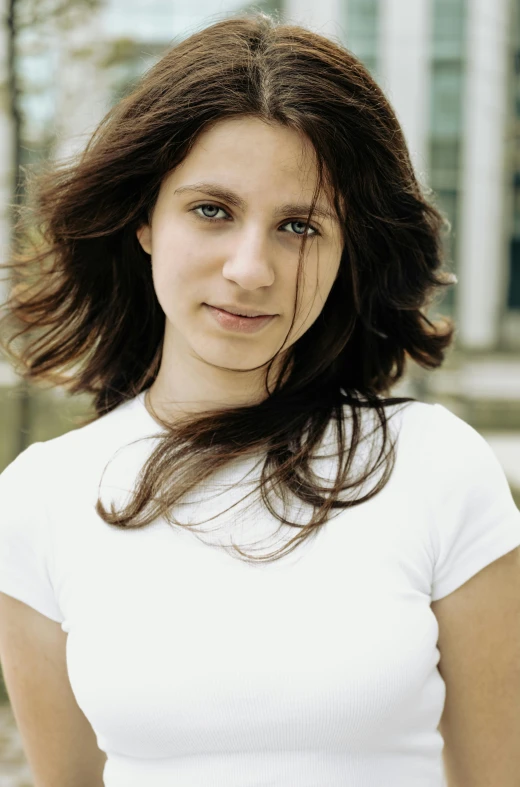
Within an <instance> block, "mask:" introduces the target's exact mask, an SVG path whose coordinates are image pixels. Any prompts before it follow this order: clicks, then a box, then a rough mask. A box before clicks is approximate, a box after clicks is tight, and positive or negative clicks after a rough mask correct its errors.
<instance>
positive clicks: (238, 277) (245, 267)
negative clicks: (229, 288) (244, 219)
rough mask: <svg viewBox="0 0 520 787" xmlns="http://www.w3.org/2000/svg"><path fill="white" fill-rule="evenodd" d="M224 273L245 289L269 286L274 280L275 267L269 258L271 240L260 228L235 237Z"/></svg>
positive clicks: (225, 276)
mask: <svg viewBox="0 0 520 787" xmlns="http://www.w3.org/2000/svg"><path fill="white" fill-rule="evenodd" d="M234 240H235V244H234V246H233V248H232V250H231V251H230V253H229V255H228V257H227V259H226V262H225V263H224V267H223V268H222V275H223V276H224V278H226V279H229V280H230V281H234V282H235V283H236V284H238V285H239V286H240V287H242V289H244V290H256V289H258V288H259V287H269V286H270V285H271V284H272V283H273V282H274V268H273V266H272V264H271V261H270V258H269V254H270V251H269V241H268V239H267V238H266V237H265V234H264V233H262V232H261V231H260V230H258V229H256V230H255V229H254V228H253V229H250V230H249V231H247V230H244V231H243V232H242V233H237V234H236V235H235V237H234Z"/></svg>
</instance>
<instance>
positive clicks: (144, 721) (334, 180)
mask: <svg viewBox="0 0 520 787" xmlns="http://www.w3.org/2000/svg"><path fill="white" fill-rule="evenodd" d="M33 194H34V199H33V203H34V204H33V211H36V215H37V217H38V219H39V222H40V227H41V230H42V234H41V244H40V246H37V247H36V248H35V249H34V250H33V251H32V252H30V251H27V250H25V251H24V252H23V253H22V251H20V253H19V255H18V257H17V259H16V260H15V261H14V263H13V265H14V267H15V269H16V272H17V276H18V284H17V285H16V286H15V287H14V288H13V291H12V293H11V297H10V300H9V304H8V306H9V310H10V315H11V318H10V321H6V323H5V325H4V335H5V336H8V338H9V341H6V342H5V345H6V348H7V349H9V350H10V352H11V355H12V357H13V359H14V360H15V362H17V363H18V364H19V366H20V364H21V366H20V368H23V369H25V374H26V376H27V377H28V378H30V379H32V380H46V381H51V382H52V383H53V384H55V385H62V386H65V387H67V388H68V390H70V391H71V392H72V393H80V392H83V393H89V394H91V395H92V397H93V402H94V406H95V411H96V416H95V418H93V419H92V420H91V421H89V422H88V423H85V424H84V425H83V426H82V427H81V428H77V429H75V430H73V431H71V432H69V433H68V434H65V435H63V436H61V437H58V438H56V439H54V440H48V441H46V442H40V443H36V444H34V445H32V446H30V447H29V448H28V449H27V450H26V451H24V452H23V453H22V454H21V455H19V456H18V457H17V459H16V460H15V461H14V462H12V463H11V464H10V465H9V466H8V467H7V468H6V470H5V471H4V472H3V474H2V476H1V477H0V500H1V501H2V523H1V528H0V533H1V540H0V543H1V552H0V555H1V564H0V565H1V572H0V590H1V591H2V593H0V597H1V599H2V606H1V608H0V620H1V621H2V622H1V624H0V643H1V657H2V663H3V666H4V673H5V677H6V684H7V687H8V690H9V693H10V697H11V702H12V705H13V709H14V712H15V715H16V718H17V722H18V726H19V728H20V732H21V735H22V737H23V740H24V744H25V748H26V751H27V755H28V759H29V761H30V763H31V765H32V768H33V771H34V773H35V780H36V782H37V783H40V784H47V783H52V784H53V785H55V786H56V787H61V786H62V785H63V786H64V785H67V787H68V785H71V784H74V785H79V784H89V785H93V784H105V785H106V786H107V787H136V786H137V785H139V787H142V785H147V787H166V785H168V787H171V785H173V784H176V785H182V786H183V787H202V785H204V786H206V785H212V787H220V786H221V785H222V787H224V785H225V787H246V786H247V785H268V784H273V785H274V784H276V785H297V786H298V787H310V785H313V786H316V785H320V786H321V785H327V787H335V786H336V785H338V786H339V785H342V786H343V785H346V784H348V785H349V787H370V786H372V785H373V786H374V787H381V785H383V784H384V785H385V787H419V785H424V787H426V785H428V787H434V786H435V787H441V784H443V776H444V775H446V776H447V777H448V778H449V779H452V778H453V779H457V780H458V779H460V781H457V785H459V784H477V782H478V778H480V779H481V781H480V782H478V783H481V784H483V783H486V784H487V783H496V784H501V785H502V787H509V785H510V786H511V787H512V785H513V783H515V784H516V782H514V781H513V780H514V779H516V778H517V775H516V774H517V772H518V769H517V765H518V753H517V747H516V741H515V734H516V736H518V734H520V722H519V718H518V709H519V708H520V685H519V681H518V661H516V662H515V660H514V658H513V655H514V653H515V652H516V653H517V654H518V655H520V654H519V653H518V651H519V650H520V647H519V646H520V639H519V631H520V627H519V626H517V627H516V629H515V628H514V627H513V625H512V624H513V623H515V622H516V623H518V622H519V617H520V615H519V600H520V571H519V570H518V569H519V566H518V555H519V550H518V547H519V545H520V513H519V512H518V510H517V509H516V507H515V505H514V503H513V500H512V497H511V493H510V491H509V488H508V485H507V481H506V479H505V477H504V474H503V472H502V470H501V468H500V466H499V464H498V462H497V460H496V459H495V457H494V455H493V454H492V452H491V449H490V448H488V446H487V444H486V443H485V441H484V440H483V438H481V437H480V436H479V435H478V433H477V432H476V431H475V430H473V429H472V428H471V427H470V426H469V425H467V424H466V423H465V422H464V421H462V420H461V419H460V418H458V417H456V416H455V415H452V414H451V413H450V412H449V411H448V410H446V409H445V408H444V407H442V406H440V405H438V404H435V405H430V404H425V403H421V402H418V401H415V400H414V399H411V398H391V397H388V396H386V394H388V392H389V390H390V388H391V387H392V385H393V384H394V383H396V382H397V381H398V380H399V379H400V378H401V377H402V375H403V373H404V371H405V360H406V358H407V357H409V358H412V359H413V360H414V361H416V362H417V363H419V364H420V365H422V366H424V367H427V368H433V367H437V366H439V365H440V364H441V363H442V361H443V359H444V355H445V352H446V350H447V348H448V347H449V345H450V343H451V341H452V338H453V332H454V327H453V325H452V324H451V323H450V322H449V321H444V322H439V323H434V322H432V321H431V320H429V319H428V317H427V316H426V314H425V311H426V309H427V307H428V306H429V305H430V304H431V303H432V301H433V300H434V296H435V294H436V293H438V292H440V291H441V289H442V288H443V287H444V286H446V282H447V279H449V275H448V274H447V272H446V271H445V270H443V259H442V251H441V250H442V238H441V234H442V228H443V219H442V216H441V214H440V213H439V212H438V210H437V209H436V208H435V206H434V205H433V204H431V203H430V202H429V201H428V199H427V197H426V195H425V194H424V193H423V192H422V191H421V188H420V186H419V185H418V183H417V181H416V179H415V176H414V173H413V169H412V166H411V163H410V159H409V156H408V152H407V150H406V145H405V141H404V139H403V135H402V132H401V129H400V127H399V125H398V122H397V120H396V118H395V115H394V113H393V111H392V109H391V107H390V106H389V104H388V102H387V101H386V99H385V98H384V96H383V95H382V93H381V91H380V89H379V88H378V87H377V85H376V84H375V83H374V82H373V80H372V79H371V77H370V75H369V74H368V72H367V71H366V70H365V68H364V67H363V66H362V65H361V63H360V62H359V61H358V60H357V59H356V58H354V57H353V56H352V54H351V53H350V52H348V51H347V50H345V49H344V48H342V47H341V46H339V45H338V44H336V43H333V42H331V41H329V40H328V39H326V38H323V37H321V36H319V35H316V34H314V33H312V32H309V31H307V30H305V29H302V28H300V27H295V26H289V25H284V24H275V23H274V22H273V21H272V20H271V19H270V18H269V17H267V16H263V15H254V16H250V17H247V16H246V17H238V18H235V19H230V20H227V21H223V22H219V23H217V24H214V25H213V26H211V27H209V28H207V29H205V30H203V31H201V32H198V33H196V34H195V35H193V36H191V37H190V38H188V39H187V40H185V41H183V42H181V43H179V44H178V45H177V46H175V47H173V48H172V49H171V50H170V51H169V52H167V53H166V55H165V56H164V57H163V58H162V59H161V60H160V62H159V63H157V65H155V67H153V68H152V69H151V71H150V72H149V73H148V74H147V75H146V76H145V77H144V78H143V80H142V81H141V83H140V84H139V85H138V86H137V87H136V89H135V90H134V91H133V92H132V93H131V94H130V95H129V96H128V97H126V98H125V99H124V100H122V101H121V102H120V103H119V104H118V105H117V106H116V107H115V108H114V109H113V110H112V111H111V112H110V113H109V114H108V115H107V117H106V118H105V120H104V121H103V123H102V124H101V126H100V127H99V129H98V130H97V132H96V133H95V134H94V136H93V138H92V140H91V141H90V143H89V145H88V147H87V149H86V151H85V152H84V153H83V155H82V156H81V157H80V159H79V160H77V161H75V162H69V163H68V165H67V166H61V167H55V168H54V170H52V169H51V170H50V171H49V172H47V173H43V174H41V175H40V178H39V180H38V181H37V182H36V185H34V189H33ZM36 262H39V263H40V266H39V269H37V272H36V273H35V263H36ZM25 334H27V337H26V340H25V343H24V346H23V347H22V348H19V349H18V350H17V351H15V350H13V345H14V342H15V339H16V338H18V336H19V335H25ZM213 520H216V522H215V523H213V526H212V527H210V528H209V529H205V528H203V525H204V523H208V522H212V521H213ZM276 534H277V535H278V536H280V539H279V541H280V543H279V544H278V546H279V547H280V548H279V549H276V550H274V551H272V546H273V536H274V535H276ZM259 542H261V543H262V544H263V546H262V547H261V548H258V546H256V548H255V546H254V545H255V544H256V545H258V543H259ZM269 548H271V551H269ZM483 569H485V570H483ZM516 591H518V593H517V592H516ZM441 600H442V601H441ZM436 605H438V606H436ZM475 631H478V632H481V636H480V637H478V636H476V634H475ZM495 646H496V647H497V648H498V647H500V651H497V652H494V647H495ZM515 648H516V649H517V650H516V651H515ZM439 658H440V664H439V667H438V666H437V664H438V663H439ZM491 662H493V663H492V664H491ZM491 666H494V667H495V669H490V667H491ZM477 680H478V681H480V683H479V682H477ZM506 681H507V685H508V693H507V692H501V693H500V694H498V691H499V688H500V687H501V686H502V684H504V683H505V682H506ZM495 694H496V696H495ZM506 695H507V696H506ZM484 700H485V701H484ZM441 715H442V723H441ZM440 723H441V724H440ZM439 724H440V730H439ZM51 733H52V740H51V737H50V736H51ZM513 733H515V734H513ZM516 740H517V738H516ZM443 746H444V750H443ZM498 746H500V747H501V748H500V753H501V756H500V757H499V758H496V756H495V754H496V751H497V747H498ZM443 756H444V762H443ZM444 766H445V773H444ZM452 784H454V782H451V783H450V787H452Z"/></svg>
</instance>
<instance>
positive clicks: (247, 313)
mask: <svg viewBox="0 0 520 787" xmlns="http://www.w3.org/2000/svg"><path fill="white" fill-rule="evenodd" d="M205 305H206V306H210V307H211V308H212V309H218V310H219V311H221V312H226V313H227V314H233V315H234V316H235V317H274V316H275V315H274V314H267V313H266V312H259V311H255V310H254V309H238V308H237V309H235V308H233V307H226V306H213V305H212V304H210V303H206V304H205Z"/></svg>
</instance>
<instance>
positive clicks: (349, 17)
mask: <svg viewBox="0 0 520 787" xmlns="http://www.w3.org/2000/svg"><path fill="white" fill-rule="evenodd" d="M0 8H1V22H0V86H1V93H0V95H1V99H2V100H1V101H0V256H1V257H2V261H4V260H5V259H7V256H8V252H9V247H10V244H11V242H12V229H11V227H12V218H13V212H12V207H11V206H12V205H13V204H14V203H15V202H16V201H23V199H24V193H23V192H24V187H23V168H24V167H31V166H32V165H37V164H38V162H39V161H41V160H43V159H47V158H56V159H60V158H61V157H65V156H69V155H70V154H73V153H74V152H76V151H78V150H80V149H81V148H82V147H83V146H84V145H85V143H86V141H87V139H88V136H89V134H90V133H91V132H92V131H93V130H94V128H95V126H96V125H97V123H98V122H99V121H100V120H101V118H102V117H103V115H104V114H105V112H106V111H107V110H108V109H109V108H110V106H112V105H113V104H114V103H115V102H116V101H117V100H118V99H119V98H120V97H122V96H123V95H125V94H126V93H127V92H128V91H130V90H131V89H132V86H133V85H134V83H135V81H136V80H137V79H138V78H139V76H140V75H141V74H142V73H143V72H144V71H145V70H146V69H147V68H148V67H149V66H150V65H152V64H153V63H154V62H155V61H156V60H157V59H158V58H159V57H160V56H161V54H162V53H163V52H164V50H165V49H167V48H168V47H169V46H171V45H172V43H174V42H175V41H177V40H180V39H181V38H183V37H185V36H187V35H189V34H190V33H191V32H194V31H195V30H197V29H200V28H201V27H205V26H207V25H209V24H211V23H213V22H215V21H217V20H218V19H222V18H224V17H226V16H228V15H232V14H235V13H236V12H237V11H242V10H247V11H251V10H255V9H256V10H261V11H264V12H267V13H272V14H275V15H276V16H279V17H280V18H282V19H286V20H288V21H294V22H297V23H300V24H303V25H305V26H308V27H310V28H312V29H314V30H315V31H316V32H320V33H323V34H325V35H328V36H330V37H332V38H335V39H337V40H339V41H340V42H342V43H343V44H344V45H346V46H347V47H348V48H349V49H351V50H352V51H353V52H354V53H355V54H356V55H357V56H358V57H359V58H360V59H361V60H362V61H363V62H364V63H365V65H366V66H367V67H368V68H369V70H370V71H371V73H372V74H373V75H374V77H375V79H376V80H377V81H378V83H379V84H380V85H381V87H382V88H383V90H384V91H385V92H386V94H387V96H388V97H389V99H390V100H391V102H392V104H393V106H394V108H395V110H396V113H397V115H398V118H399V120H400V122H401V124H402V126H403V129H404V132H405V136H406V138H407V140H408V144H409V148H410V152H411V155H412V160H413V162H414V165H415V168H416V172H417V175H418V177H419V179H420V180H421V182H422V183H424V184H425V185H427V186H430V187H431V188H432V189H433V191H434V195H435V200H436V202H437V204H438V205H439V206H440V207H441V209H442V210H443V211H444V212H445V213H446V214H447V216H448V218H449V220H450V222H451V225H452V233H451V236H450V238H449V239H448V240H447V241H446V251H447V254H448V258H449V260H450V267H451V270H453V271H454V272H455V273H456V275H457V277H458V284H457V285H456V286H455V287H452V288H450V290H449V292H448V293H446V295H445V297H444V300H443V301H441V302H440V303H438V304H437V305H436V306H435V307H434V311H433V313H432V314H431V315H430V316H433V317H434V316H435V314H436V313H437V312H438V313H441V314H448V315H451V316H453V317H454V318H455V320H456V323H457V335H456V342H455V347H454V348H453V350H452V351H450V354H449V356H448V359H447V361H446V363H445V365H444V366H443V367H442V368H441V369H438V370H435V371H433V372H425V371H423V370H421V369H419V368H418V367H416V366H412V367H410V369H409V371H408V374H407V376H406V379H405V380H404V381H403V382H402V383H400V384H399V385H398V386H396V388H395V389H394V391H393V393H395V394H396V395H397V394H400V393H402V394H404V395H411V396H415V397H417V398H418V399H420V400H422V401H432V402H433V401H435V402H440V403H442V404H444V405H445V406H446V407H448V408H449V409H451V410H452V411H453V412H455V413H456V414H457V415H459V416H460V417H462V418H464V419H465V420H466V421H468V423H470V424H471V425H472V426H474V427H475V428H476V429H477V430H478V431H479V432H480V433H481V434H482V435H483V436H484V437H485V438H486V440H488V442H489V443H490V445H491V447H492V448H493V449H494V451H495V452H496V455H497V457H498V459H499V461H500V462H501V464H502V466H503V467H504V470H505V472H506V475H507V477H508V480H509V483H510V486H511V489H512V492H513V495H514V497H515V500H516V503H517V505H518V506H520V0H264V2H258V3H254V4H249V3H243V2H240V1H237V0H193V1H192V2H185V0H146V3H145V2H142V0H0ZM3 275H4V276H5V272H3ZM0 287H1V289H0V302H1V303H3V302H4V301H5V297H6V294H7V289H8V287H9V282H6V281H4V282H3V283H2V284H1V285H0ZM89 411H90V401H88V400H87V399H84V398H82V397H74V398H71V397H68V396H67V395H66V394H64V393H63V392H62V391H60V390H49V389H43V388H41V387H35V386H34V385H27V384H25V383H24V382H23V381H22V380H21V379H20V378H19V377H17V375H16V374H15V372H14V371H13V369H12V368H11V367H10V365H9V363H8V362H7V361H6V360H5V359H3V358H2V357H1V356H0V434H1V440H0V471H1V470H2V469H3V468H4V467H5V466H6V465H7V464H8V463H9V462H11V461H12V460H13V459H14V458H15V456H16V455H17V454H18V453H19V452H20V451H21V450H23V449H24V448H25V447H26V446H27V445H29V444H30V443H32V442H34V441H37V440H46V439H49V438H51V437H54V436H57V435H59V434H62V433H63V432H66V431H68V430H70V429H73V428H75V427H76V424H77V419H78V418H79V417H81V416H83V415H84V414H86V413H87V412H89ZM4 709H5V710H6V715H5V716H2V717H1V718H2V719H3V721H1V720H0V787H7V785H8V786H9V787H15V785H16V787H23V785H25V787H27V786H28V785H30V784H31V780H30V776H29V771H28V770H27V767H26V765H25V764H24V762H23V755H22V754H21V748H20V744H19V740H18V737H17V733H16V730H15V729H13V725H12V719H11V717H10V716H9V711H8V707H7V706H5V708H4ZM2 725H3V726H2Z"/></svg>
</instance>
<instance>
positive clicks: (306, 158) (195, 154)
mask: <svg viewBox="0 0 520 787" xmlns="http://www.w3.org/2000/svg"><path fill="white" fill-rule="evenodd" d="M316 162H317V157H316V152H315V150H314V147H313V145H312V143H311V142H310V140H309V139H308V138H307V137H306V136H305V135H304V134H302V133H301V132H299V131H296V130H294V129H291V128H288V127H287V126H283V125H281V124H279V123H266V122H264V121H263V120H261V119H259V118H257V117H251V116H244V117H242V116H241V117H238V118H226V119H224V120H219V121H217V122H215V123H214V124H212V125H211V126H210V127H209V128H207V129H205V130H204V131H203V132H201V133H200V134H199V136H198V137H197V138H196V140H195V142H194V143H193V145H192V148H191V150H190V151H189V153H188V154H187V156H186V157H185V158H184V160H183V161H182V162H181V163H180V164H179V165H178V166H177V167H176V168H175V169H174V170H173V171H171V172H170V173H168V174H167V175H166V177H165V178H164V180H163V183H162V185H161V192H163V193H165V192H167V193H168V194H173V193H177V194H179V193H181V192H182V193H183V194H184V193H187V190H186V188H185V187H187V186H188V185H190V184H194V183H208V182H210V183H213V184H218V185H219V186H221V187H222V188H223V189H224V190H227V191H228V192H233V193H234V194H235V195H237V196H238V197H239V201H240V199H241V200H242V202H243V205H242V207H244V206H245V205H246V204H247V203H249V202H250V201H251V202H253V201H254V202H255V204H258V200H259V198H260V199H261V200H264V199H265V200H266V204H267V202H268V203H269V205H271V203H272V204H273V206H274V205H275V203H276V206H280V205H289V204H291V205H294V204H298V205H299V206H301V205H302V204H310V202H311V200H312V197H313V194H314V190H315V188H316V185H317V179H318V168H317V163H316ZM214 196H218V195H216V194H215V195H214ZM235 204H236V203H235ZM317 204H319V205H321V206H322V208H323V209H324V210H325V212H326V213H328V214H329V216H328V217H329V218H331V219H332V220H333V221H336V220H337V217H336V214H335V210H334V206H333V199H332V191H331V189H330V186H329V184H328V182H324V183H323V187H322V191H321V193H320V194H319V197H318V203H317Z"/></svg>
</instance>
